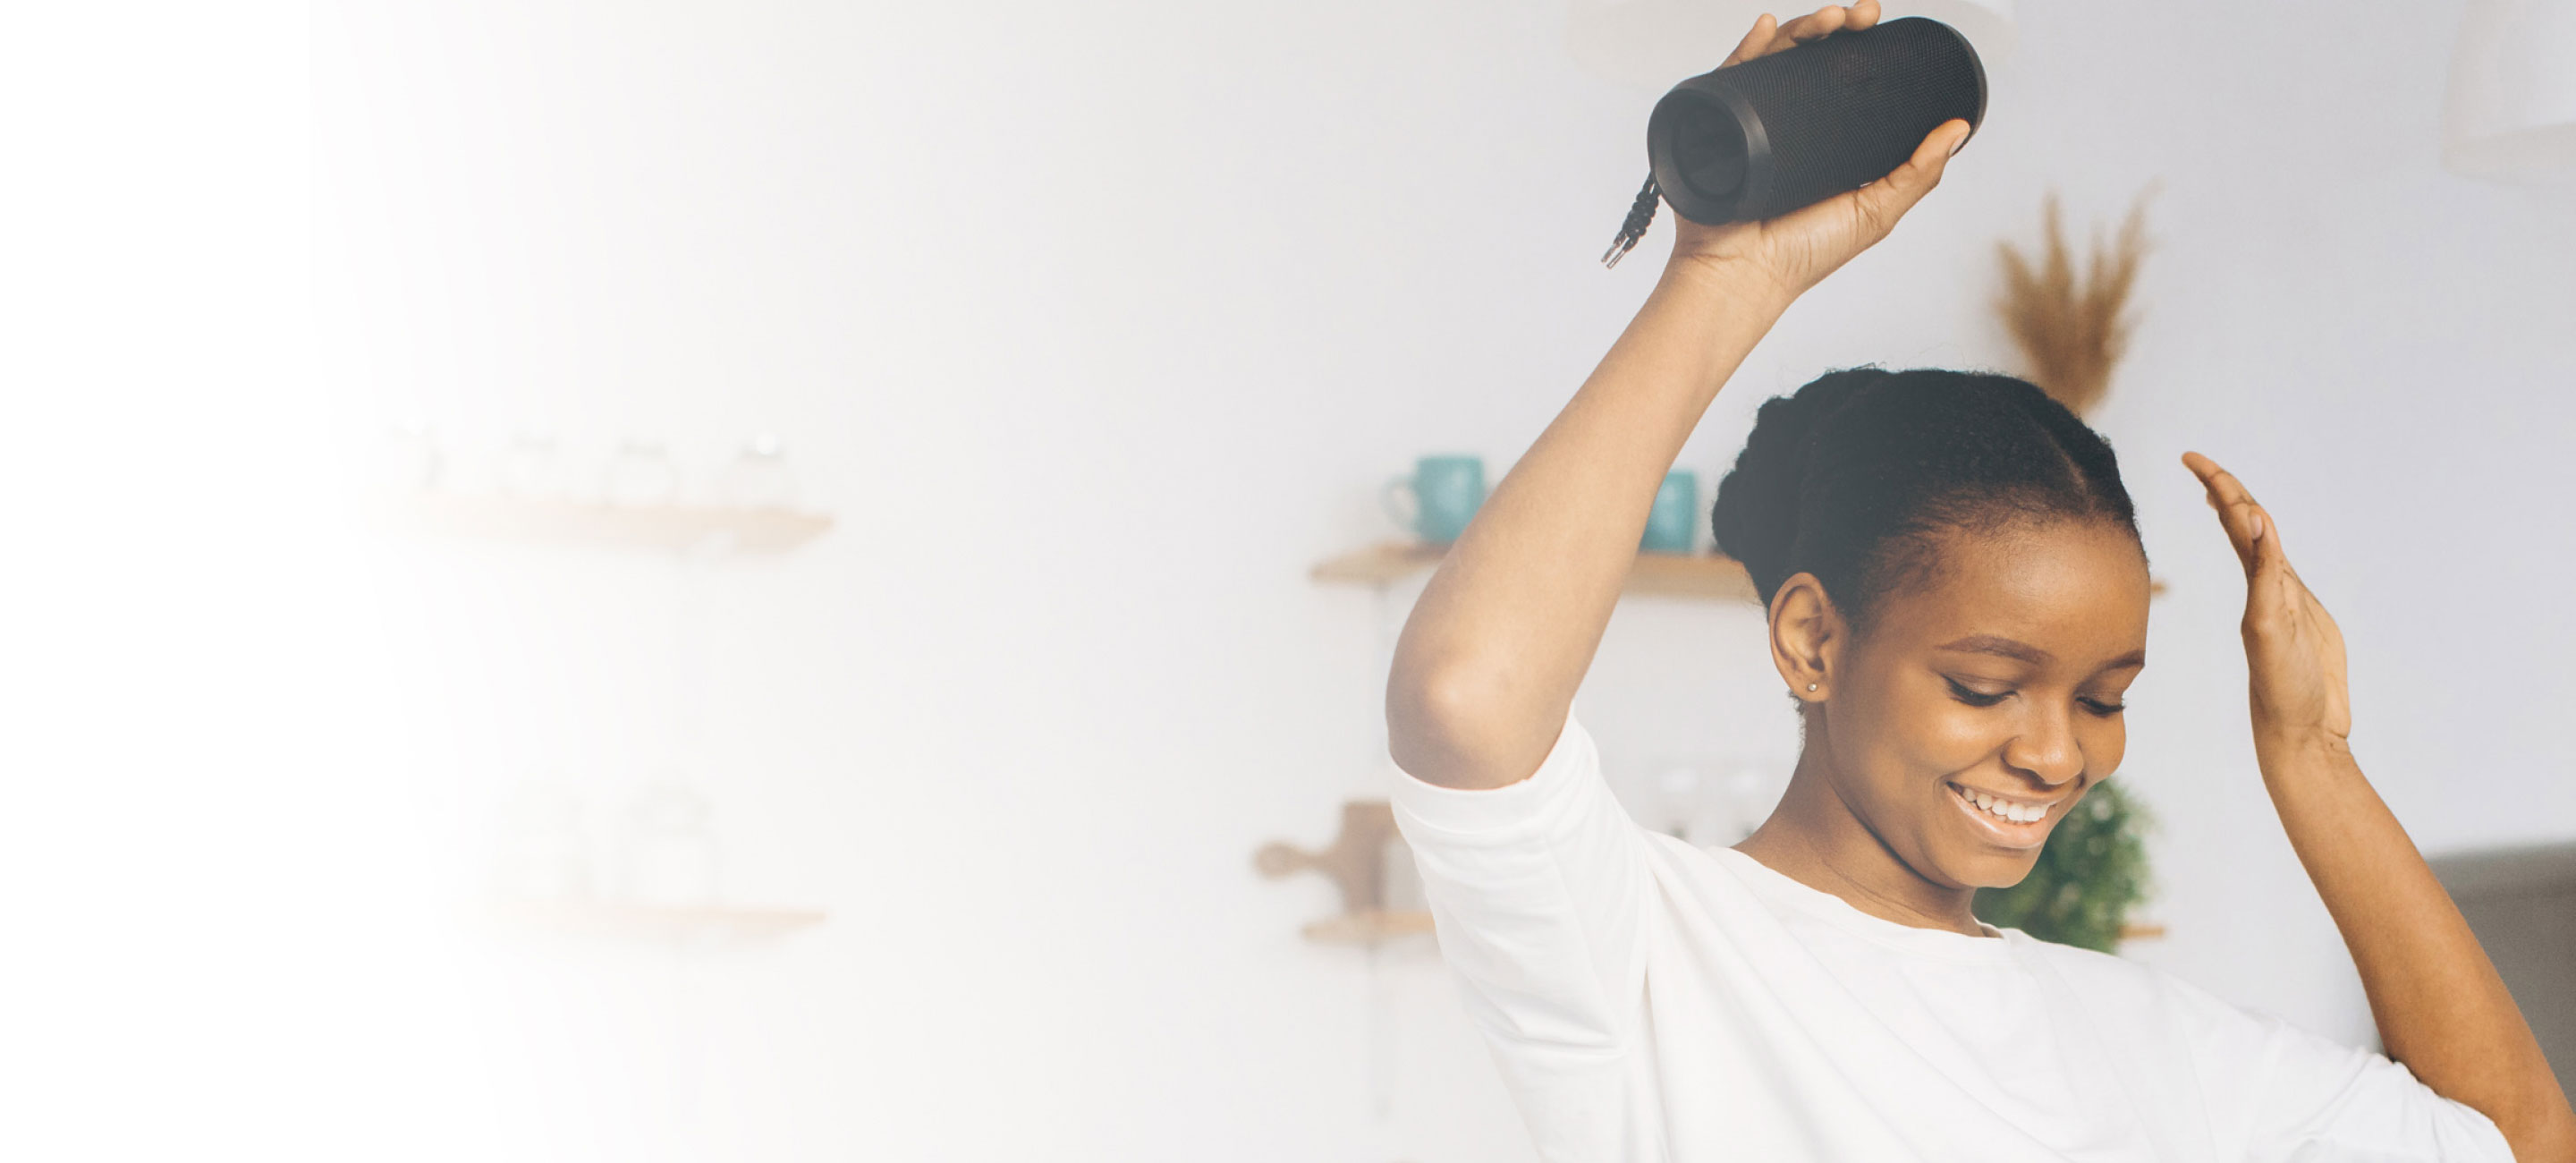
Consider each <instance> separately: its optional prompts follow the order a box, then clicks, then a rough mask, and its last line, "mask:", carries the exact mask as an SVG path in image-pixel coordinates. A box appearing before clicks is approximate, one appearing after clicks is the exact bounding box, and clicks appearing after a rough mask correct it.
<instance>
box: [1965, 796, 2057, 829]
mask: <svg viewBox="0 0 2576 1163" xmlns="http://www.w3.org/2000/svg"><path fill="white" fill-rule="evenodd" d="M1959 794H1960V796H1961V797H1962V798H1964V799H1966V800H1968V801H1969V802H1971V803H1974V804H1975V805H1977V806H1978V807H1979V808H1981V809H1984V810H1985V811H1986V812H1988V813H1989V814H1992V815H1996V816H2000V817H2002V818H2004V819H2006V820H2010V821H2012V822H2013V823H2016V824H2028V823H2031V822H2034V821H2036V820H2038V819H2039V818H2040V817H2042V816H2046V815H2047V814H2048V809H2046V808H2042V807H2034V806H2025V805H2022V804H2011V803H2006V802H2004V801H2002V800H1999V799H1996V798H1995V797H1993V796H1991V795H1988V794H1986V793H1984V792H1976V791H1969V790H1968V789H1966V788H1960V789H1959Z"/></svg>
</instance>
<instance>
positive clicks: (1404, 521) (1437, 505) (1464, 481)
mask: <svg viewBox="0 0 2576 1163" xmlns="http://www.w3.org/2000/svg"><path fill="white" fill-rule="evenodd" d="M1399 496H1402V497H1403V498H1405V500H1404V502H1403V503H1401V504H1399V503H1398V501H1397V498H1398V497H1399ZM1379 498H1380V500H1382V501H1383V502H1384V503H1385V505H1386V513H1387V516H1389V517H1393V518H1395V523H1396V524H1398V525H1401V526H1403V527H1404V528H1405V530H1406V531H1408V532H1410V533H1412V534H1413V535H1414V536H1416V537H1419V538H1421V539H1422V540H1424V541H1427V542H1429V543H1431V544H1433V545H1447V544H1449V543H1450V542H1453V541H1456V540H1457V539H1458V535H1459V534H1461V533H1464V532H1466V531H1467V522H1468V521H1469V520H1471V519H1473V518H1474V517H1475V516H1476V509H1477V507H1478V506H1480V505H1482V504H1484V503H1485V462H1484V461H1482V460H1479V459H1477V458H1476V457H1472V456H1426V457H1423V458H1422V459H1420V460H1418V461H1415V462H1414V465H1413V475H1412V476H1409V477H1397V478H1395V479H1394V480H1391V481H1388V482H1386V488H1385V490H1384V491H1383V492H1381V493H1380V494H1379Z"/></svg>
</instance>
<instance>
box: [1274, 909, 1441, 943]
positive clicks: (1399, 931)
mask: <svg viewBox="0 0 2576 1163" xmlns="http://www.w3.org/2000/svg"><path fill="white" fill-rule="evenodd" d="M1430 931H1431V914H1430V913H1429V912H1426V911H1423V910H1419V909H1415V910H1410V911H1401V912H1395V911H1388V910H1383V909H1379V910H1372V911H1369V912H1364V913H1351V914H1348V915H1345V916H1339V917H1327V918H1325V919H1323V920H1320V921H1316V922H1314V923H1313V924H1310V925H1308V926H1306V928H1305V934H1306V939H1307V940H1309V941H1318V942H1322V943H1324V944H1328V945H1369V944H1374V943H1376V942H1379V941H1384V940H1387V939H1389V938H1394V937H1409V936H1413V935H1415V934H1418V933H1428V932H1430Z"/></svg>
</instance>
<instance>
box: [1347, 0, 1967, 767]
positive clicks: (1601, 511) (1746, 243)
mask: <svg viewBox="0 0 2576 1163" xmlns="http://www.w3.org/2000/svg"><path fill="white" fill-rule="evenodd" d="M1877 19H1878V4H1877V2H1876V0H1864V2H1863V3H1860V4H1855V5H1852V6H1850V7H1849V8H1840V7H1827V8H1824V9H1820V10H1818V11H1817V12H1815V13H1813V14H1811V15H1808V16H1803V17H1800V18H1798V19H1797V20H1794V21H1791V22H1790V23H1789V24H1787V25H1785V26H1779V27H1775V26H1774V22H1773V20H1772V18H1771V17H1770V16H1768V15H1765V16H1764V17H1762V18H1761V19H1760V20H1759V21H1756V22H1755V24H1754V27H1753V31H1752V32H1751V33H1750V34H1748V35H1747V36H1746V37H1745V39H1744V43H1743V44H1742V45H1741V46H1739V47H1738V48H1737V49H1736V51H1735V53H1734V54H1733V55H1731V56H1729V57H1728V58H1727V61H1726V63H1727V64H1734V63H1737V62H1739V61H1743V60H1748V59H1751V58H1753V57H1757V56H1762V55H1766V54H1768V53H1773V52H1780V51H1783V50H1786V49H1789V48H1791V47H1793V46H1794V45H1796V44H1797V43H1798V42H1800V41H1805V40H1812V39H1815V38H1817V37H1821V36H1824V35H1826V34H1828V33H1831V32H1835V31H1838V30H1840V29H1843V28H1860V27H1866V26H1868V25H1869V24H1871V23H1874V22H1876V20H1877ZM1968 132H1969V127H1968V123H1967V122H1965V121H1950V122H1947V123H1944V124H1943V125H1941V126H1940V127H1939V128H1936V129H1934V130H1933V131H1932V132H1931V134H1929V135H1928V136H1926V137H1925V138H1924V139H1923V144H1922V145H1921V146H1920V147H1918V148H1917V149H1916V150H1915V153H1914V156H1913V158H1911V159H1910V160H1908V161H1907V162H1906V164H1904V165H1903V166H1900V167H1898V168H1897V170H1896V171H1895V172H1894V173H1891V174H1889V175H1888V176H1887V177H1885V178H1882V179H1880V180H1879V181H1877V182H1874V183H1871V184H1870V185H1868V186H1865V187H1863V188H1861V189H1858V190H1854V191H1852V192H1850V193H1848V194H1843V195H1839V196H1837V197H1834V198H1831V199H1827V200H1826V201H1823V202H1819V203H1817V204H1815V205H1813V206H1809V207H1806V208H1804V209H1801V210H1798V211H1795V212H1792V213H1789V214H1785V215H1782V216H1781V217H1779V218H1775V219H1772V220H1770V221H1767V222H1754V223H1733V224H1729V225H1726V226H1720V227H1707V226H1701V225H1699V224H1697V223H1693V222H1690V221H1688V220H1686V219H1683V218H1681V217H1680V216H1679V215H1674V216H1673V221H1672V225H1673V228H1674V242H1673V254H1672V257H1671V259H1670V260H1669V261H1668V262H1667V263H1666V264H1665V267H1664V272H1663V275H1662V277H1661V278H1660V279H1658V280H1657V281H1656V284H1655V288H1654V291H1653V292H1652V293H1651V294H1649V295H1648V296H1647V297H1646V303H1645V305H1644V306H1643V307H1642V308H1640V309H1639V310H1638V312H1637V317H1636V318H1635V319H1634V320H1633V321H1631V322H1630V323H1629V324H1628V328H1627V330H1625V331H1623V332H1621V333H1620V335H1619V338H1618V340H1617V341H1616V342H1615V343H1613V344H1612V345H1611V347H1610V352H1609V354H1608V355H1605V356H1603V357H1602V359H1601V364H1600V366H1599V367H1597V368H1595V369H1594V370H1593V372H1592V375H1591V376H1590V377H1589V378H1587V379H1585V380H1584V382H1583V386H1582V388H1581V389H1579V390H1578V391H1576V392H1575V395H1574V399H1573V400H1572V401H1571V402H1569V403H1568V404H1566V406H1565V410H1564V411H1563V412H1561V413H1559V414H1558V415H1557V418H1556V420H1555V421H1554V422H1552V423H1550V424H1549V425H1548V427H1547V430H1546V431H1545V432H1543V433H1541V434H1540V435H1539V438H1538V440H1537V441H1536V442H1535V443H1533V444H1532V445H1531V446H1530V449H1529V451H1528V453H1526V454H1525V455H1523V456H1522V457H1521V458H1520V460H1519V462H1518V463H1516V464H1515V465H1513V467H1512V469H1511V471H1510V472H1509V473H1507V474H1505V475H1504V477H1503V479H1502V480H1501V481H1500V482H1498V483H1497V484H1496V485H1495V486H1494V491H1493V494H1492V496H1490V497H1488V498H1487V499H1486V500H1485V503H1484V505H1483V507H1482V508H1480V509H1479V510H1478V511H1477V514H1476V517H1475V520H1473V521H1471V522H1470V523H1469V524H1468V526H1467V529H1466V531H1465V533H1463V534H1461V535H1460V537H1459V538H1458V541H1457V543H1456V544H1455V545H1453V546H1452V547H1451V548H1450V550H1449V553H1448V556H1447V558H1446V559H1445V560H1444V561H1442V562H1441V565H1440V568H1439V570H1438V571H1437V572H1436V573H1434V574H1433V575H1432V577H1431V581H1430V583H1429V584H1428V585H1427V586H1426V587H1425V588H1424V589H1423V591H1422V597H1421V599H1420V601H1419V602H1417V603H1416V604H1415V605H1414V608H1413V613H1412V615H1411V617H1410V618H1408V619H1407V620H1406V622H1405V625H1404V633H1403V635H1402V636H1401V637H1400V638H1399V639H1398V641H1397V644H1396V650H1395V661H1394V667H1393V670H1392V673H1391V674H1390V675H1389V677H1388V682H1387V695H1386V715H1387V737H1388V748H1389V751H1390V752H1391V753H1392V755H1393V757H1394V759H1395V761H1396V763H1397V765H1398V766H1400V767H1402V768H1403V769H1404V770H1405V771H1406V772H1408V773H1410V774H1412V775H1413V776H1414V777H1416V778H1418V779H1421V780H1423V781H1425V782H1428V783H1434V784H1440V785H1443V786H1448V787H1457V788H1490V787H1500V786H1503V785H1505V784H1509V783H1513V782H1516V781H1518V780H1520V779H1523V778H1526V777H1527V776H1528V775H1529V774H1530V773H1531V772H1532V771H1534V770H1536V769H1537V767H1538V763H1539V760H1541V759H1542V758H1544V757H1545V756H1546V754H1547V751H1548V747H1549V745H1550V744H1551V743H1552V742H1553V741H1554V740H1555V739H1556V738H1557V735H1558V733H1559V731H1560V730H1561V728H1562V727H1563V725H1564V722H1565V715H1566V712H1567V709H1568V708H1569V707H1570V706H1571V705H1572V704H1573V701H1574V691H1575V688H1576V687H1577V686H1579V685H1581V683H1582V681H1583V674H1584V672H1585V671H1586V670H1587V669H1589V668H1590V667H1591V665H1592V656H1593V653H1594V651H1595V650H1596V649H1597V648H1598V647H1599V646H1600V642H1601V632H1602V630H1603V629H1604V628H1605V627H1606V626H1607V625H1608V624H1609V621H1610V612H1611V607H1612V606H1613V605H1614V604H1615V603H1616V602H1617V601H1618V597H1619V589H1620V585H1621V583H1622V582H1623V581H1624V580H1625V579H1626V577H1627V574H1628V570H1629V568H1630V566H1631V565H1633V564H1634V563H1635V561H1636V556H1637V544H1638V541H1639V539H1640V538H1641V537H1642V536H1643V534H1644V532H1645V525H1646V514H1647V511H1648V510H1649V509H1650V508H1651V507H1652V505H1653V501H1654V495H1655V490H1656V488H1657V487H1658V486H1659V485H1660V484H1661V483H1662V482H1663V479H1664V474H1665V473H1666V472H1667V471H1669V470H1670V469H1671V468H1672V464H1673V460H1674V458H1675V457H1678V456H1680V455H1681V449H1682V443H1683V441H1685V440H1686V439H1688V437H1689V436H1690V433H1691V430H1692V429H1693V428H1694V427H1697V426H1698V424H1699V420H1700V417H1701V415H1702V414H1704V413H1705V412H1706V411H1707V410H1708V405H1709V402H1710V401H1711V400H1714V399H1715V398H1716V397H1717V391H1718V389H1719V387H1721V386H1722V385H1724V384H1725V383H1726V380H1727V377H1729V376H1731V375H1733V374H1734V372H1735V368H1736V365H1738V364H1740V363H1742V362H1743V360H1744V356H1745V355H1746V353H1748V352H1750V351H1752V350H1753V345H1754V344H1755V343H1756V342H1758V341H1759V340H1760V339H1761V338H1762V336H1763V334H1764V333H1765V332H1768V331H1769V330H1770V328H1771V324H1772V323H1773V322H1774V321H1776V320H1777V319H1778V318H1779V317H1780V313H1781V312H1782V311H1784V310H1786V309H1787V308H1788V306H1789V303H1790V302H1791V301H1792V300H1794V299H1795V298H1796V297H1797V296H1798V295H1799V294H1800V293H1802V292H1804V291H1805V290H1806V289H1807V288H1808V287H1811V286H1813V285H1815V283H1816V282H1817V281H1818V280H1820V279H1822V278H1824V277H1825V276H1826V275H1827V274H1829V273H1831V272H1832V271H1833V270H1834V269H1835V268H1837V267H1840V266H1841V265H1842V264H1843V263H1844V262H1845V261H1847V260H1849V259H1850V258H1851V256H1853V255H1855V254H1858V253H1860V252H1861V251H1862V250H1864V249H1867V248H1868V247H1869V246H1870V245H1871V244H1873V243H1876V242H1877V241H1878V240H1879V239H1881V238H1884V237H1886V236H1887V233H1888V231H1889V230H1890V229H1891V228H1892V227H1894V226H1895V224H1896V220H1897V219H1898V218H1900V217H1902V216H1903V215H1904V213H1905V212H1906V210H1908V209H1910V208H1911V207H1912V206H1913V205H1914V204H1915V203H1916V202H1917V201H1919V200H1921V199H1922V197H1923V195H1925V194H1927V193H1929V192H1931V190H1932V188H1933V187H1934V186H1935V185H1938V184H1939V183H1940V180H1941V172H1942V168H1943V166H1944V164H1945V163H1946V162H1947V161H1948V160H1949V155H1950V154H1951V153H1953V152H1955V151H1956V149H1957V147H1958V145H1959V143H1960V142H1962V141H1965V140H1966V139H1967V136H1968Z"/></svg>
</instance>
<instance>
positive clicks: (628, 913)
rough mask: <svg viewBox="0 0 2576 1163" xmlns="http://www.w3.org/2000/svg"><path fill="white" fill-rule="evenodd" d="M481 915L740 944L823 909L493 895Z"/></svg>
mask: <svg viewBox="0 0 2576 1163" xmlns="http://www.w3.org/2000/svg"><path fill="white" fill-rule="evenodd" d="M483 919H484V920H485V921H486V922H487V923H489V924H490V925H492V926H493V927H495V928H500V929H505V930H512V931H517V932H543V933H556V934H567V935H573V936H584V937H609V938H621V939H638V940H650V941H664V942H671V943H675V944H690V945H704V944H715V945H739V944H744V943H747V942H751V941H758V940H763V939H767V938H772V937H777V936H780V935H783V934H786V933H790V932H794V931H795V930H798V929H804V928H810V927H812V926H815V925H819V924H822V923H823V920H824V914H823V913H820V912H816V911H813V910H810V909H763V908H742V907H736V906H726V905H702V906H695V907H684V906H666V905H644V904H624V903H618V902H611V901H594V902H570V901H517V900H496V901H488V902H485V904H484V908H483Z"/></svg>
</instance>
